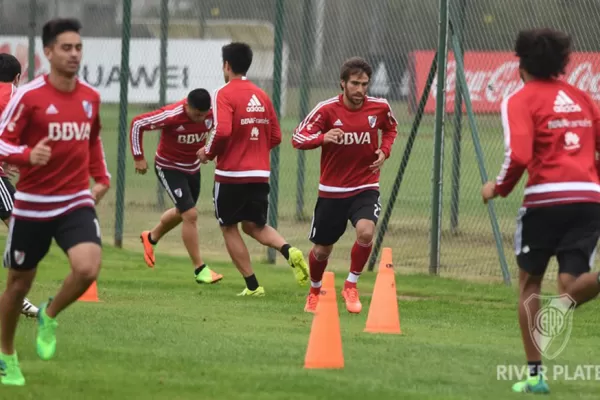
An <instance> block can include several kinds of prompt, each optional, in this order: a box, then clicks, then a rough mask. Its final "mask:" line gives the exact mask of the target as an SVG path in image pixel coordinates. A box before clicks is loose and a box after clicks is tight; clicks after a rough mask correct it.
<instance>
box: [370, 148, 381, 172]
mask: <svg viewBox="0 0 600 400" xmlns="http://www.w3.org/2000/svg"><path fill="white" fill-rule="evenodd" d="M375 155H376V156H377V160H375V161H374V162H373V164H371V166H370V167H369V168H371V169H372V170H373V173H376V172H377V171H379V169H380V168H381V166H382V165H383V163H384V162H385V153H384V152H383V150H381V149H377V150H375Z"/></svg>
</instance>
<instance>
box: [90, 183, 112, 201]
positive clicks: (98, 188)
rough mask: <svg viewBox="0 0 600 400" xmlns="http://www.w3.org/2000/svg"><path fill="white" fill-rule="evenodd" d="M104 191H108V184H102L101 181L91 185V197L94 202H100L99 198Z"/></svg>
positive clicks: (100, 198) (102, 195)
mask: <svg viewBox="0 0 600 400" xmlns="http://www.w3.org/2000/svg"><path fill="white" fill-rule="evenodd" d="M106 192H108V186H106V185H103V184H101V183H96V184H95V185H94V186H93V187H92V198H93V199H94V201H95V202H96V204H98V203H100V200H102V198H103V197H104V195H105V194H106Z"/></svg>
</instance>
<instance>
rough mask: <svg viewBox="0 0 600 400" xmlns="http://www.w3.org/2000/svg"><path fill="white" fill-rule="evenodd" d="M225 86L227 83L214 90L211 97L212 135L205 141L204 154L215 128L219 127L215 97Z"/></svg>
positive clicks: (211, 140)
mask: <svg viewBox="0 0 600 400" xmlns="http://www.w3.org/2000/svg"><path fill="white" fill-rule="evenodd" d="M227 85H229V82H227V83H226V84H224V85H223V86H221V87H220V88H218V89H216V90H215V91H214V93H213V95H212V114H213V132H212V135H210V136H209V137H208V140H207V141H206V145H205V146H204V151H205V153H208V152H210V146H211V145H212V142H213V138H214V137H215V135H216V134H217V126H218V125H219V118H218V116H217V96H218V95H219V92H220V91H221V89H223V88H224V87H225V86H227Z"/></svg>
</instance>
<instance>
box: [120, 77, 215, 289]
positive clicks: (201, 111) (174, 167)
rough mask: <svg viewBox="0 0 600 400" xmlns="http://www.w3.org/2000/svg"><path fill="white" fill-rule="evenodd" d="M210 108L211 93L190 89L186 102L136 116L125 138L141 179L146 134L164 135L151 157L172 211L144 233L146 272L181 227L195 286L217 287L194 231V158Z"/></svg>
mask: <svg viewBox="0 0 600 400" xmlns="http://www.w3.org/2000/svg"><path fill="white" fill-rule="evenodd" d="M210 103H211V99H210V94H209V93H208V92H207V91H206V90H205V89H194V90H192V91H191V92H190V93H189V94H188V96H187V98H186V99H183V100H180V101H178V102H176V103H173V104H170V105H168V106H165V107H162V108H160V109H158V110H156V111H152V112H149V113H145V114H141V115H138V116H137V117H135V118H134V119H133V121H132V122H131V130H130V134H129V141H130V144H131V152H132V154H133V158H134V160H135V171H136V173H138V174H142V175H143V174H145V173H146V171H147V170H148V163H147V162H146V159H145V157H144V145H143V136H144V132H146V131H149V130H154V129H159V128H160V129H161V130H162V131H161V135H160V142H159V144H158V149H157V150H156V155H155V158H154V171H155V173H156V176H157V177H158V180H159V182H160V184H161V185H162V186H163V187H164V188H165V190H166V191H167V193H168V194H169V197H170V198H171V200H172V201H173V203H174V204H175V207H173V208H170V209H168V210H167V211H165V212H164V214H163V215H162V216H161V217H160V221H159V222H158V224H157V225H156V226H154V228H153V229H152V230H150V231H144V232H142V234H141V240H142V243H143V245H144V260H145V261H146V264H147V265H148V267H150V268H153V267H154V264H155V257H154V246H155V245H156V244H157V243H158V241H159V240H160V239H161V238H162V237H163V236H164V235H166V234H167V233H168V232H170V231H171V230H172V229H174V228H175V227H176V226H177V225H179V224H181V238H182V240H183V244H184V246H185V248H186V249H187V252H188V254H189V256H190V259H191V261H192V267H193V268H194V279H195V281H196V282H197V283H215V282H218V281H220V280H221V279H222V278H223V275H221V274H217V273H216V272H214V271H213V270H211V269H210V268H209V267H208V266H207V265H206V264H205V263H204V261H203V260H202V257H201V255H200V248H199V238H198V226H197V221H198V212H197V211H196V202H197V201H198V196H199V195H200V161H199V160H198V157H197V156H196V153H197V152H198V150H199V149H200V148H201V147H203V146H204V144H205V142H206V138H207V136H208V134H209V132H210V130H211V129H212V127H213V115H212V112H211V111H210Z"/></svg>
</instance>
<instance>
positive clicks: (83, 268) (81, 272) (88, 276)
mask: <svg viewBox="0 0 600 400" xmlns="http://www.w3.org/2000/svg"><path fill="white" fill-rule="evenodd" d="M73 272H74V273H75V274H76V275H77V278H78V280H80V281H85V282H88V283H92V282H93V281H95V280H96V279H98V274H99V273H100V263H93V262H90V263H84V264H80V265H78V266H77V267H74V268H73Z"/></svg>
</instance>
